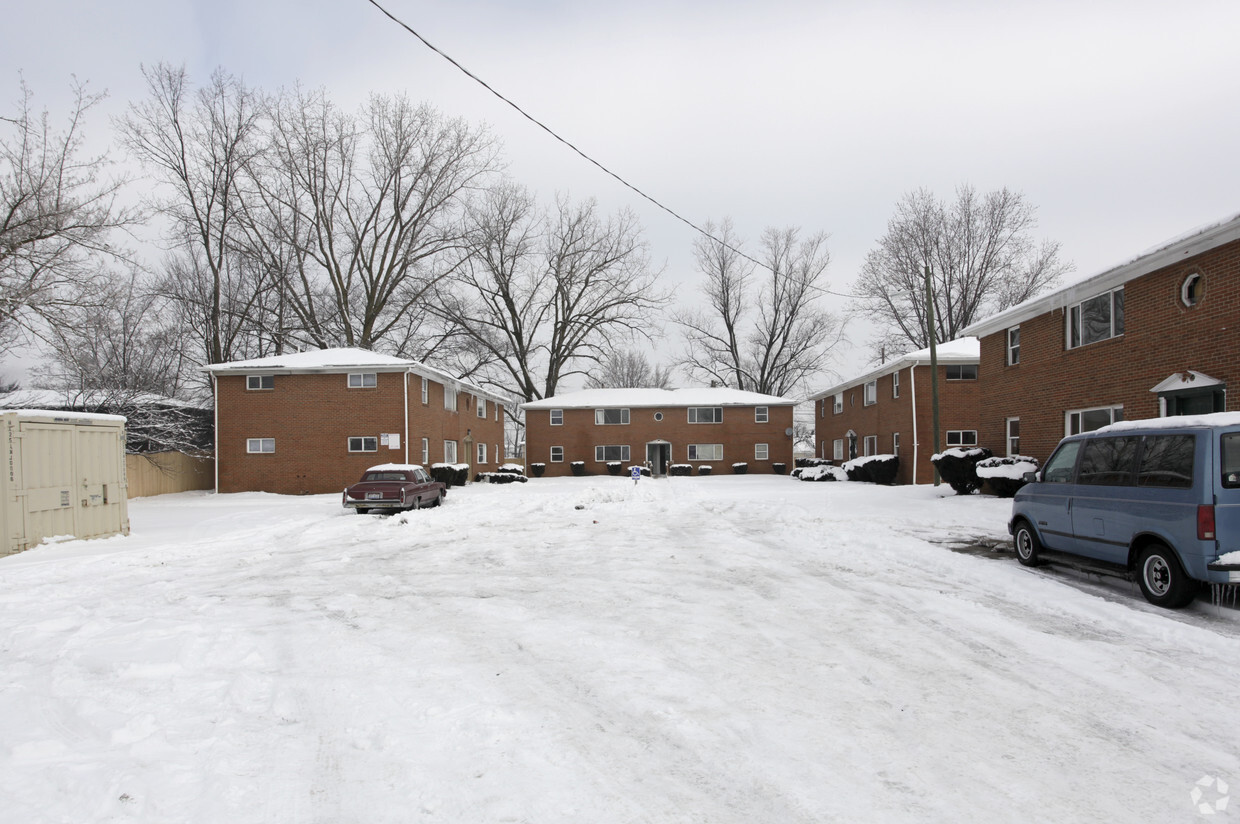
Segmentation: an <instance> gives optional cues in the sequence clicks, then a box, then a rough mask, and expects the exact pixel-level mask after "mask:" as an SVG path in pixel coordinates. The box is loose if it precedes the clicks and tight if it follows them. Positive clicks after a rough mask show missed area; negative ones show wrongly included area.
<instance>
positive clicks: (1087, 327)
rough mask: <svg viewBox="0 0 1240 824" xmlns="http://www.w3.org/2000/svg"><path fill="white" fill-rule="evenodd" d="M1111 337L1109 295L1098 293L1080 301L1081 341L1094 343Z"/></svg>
mask: <svg viewBox="0 0 1240 824" xmlns="http://www.w3.org/2000/svg"><path fill="white" fill-rule="evenodd" d="M1109 337H1111V296H1110V295H1109V294H1107V295H1099V296H1098V297H1096V298H1090V299H1089V300H1087V301H1084V302H1083V303H1081V342H1082V343H1095V342H1096V341H1100V340H1106V339H1107V338H1109Z"/></svg>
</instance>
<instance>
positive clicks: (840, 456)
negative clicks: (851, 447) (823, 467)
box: [831, 438, 844, 461]
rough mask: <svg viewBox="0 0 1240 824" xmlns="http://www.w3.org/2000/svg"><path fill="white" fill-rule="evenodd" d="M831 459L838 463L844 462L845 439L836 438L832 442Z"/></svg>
mask: <svg viewBox="0 0 1240 824" xmlns="http://www.w3.org/2000/svg"><path fill="white" fill-rule="evenodd" d="M831 459H832V460H836V461H842V460H844V439H843V438H836V439H835V440H833V441H832V442H831Z"/></svg>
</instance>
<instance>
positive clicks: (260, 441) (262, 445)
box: [245, 438, 276, 455]
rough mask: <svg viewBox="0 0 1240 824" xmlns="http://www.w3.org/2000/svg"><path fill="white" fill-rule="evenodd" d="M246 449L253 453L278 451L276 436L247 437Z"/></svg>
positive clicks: (267, 453) (269, 453)
mask: <svg viewBox="0 0 1240 824" xmlns="http://www.w3.org/2000/svg"><path fill="white" fill-rule="evenodd" d="M268 447H270V448H268ZM245 451H246V452H248V453H250V454H251V455H271V454H274V453H275V451H276V439H275V438H246V439H245Z"/></svg>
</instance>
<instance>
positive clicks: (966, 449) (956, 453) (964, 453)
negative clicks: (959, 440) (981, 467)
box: [930, 446, 990, 463]
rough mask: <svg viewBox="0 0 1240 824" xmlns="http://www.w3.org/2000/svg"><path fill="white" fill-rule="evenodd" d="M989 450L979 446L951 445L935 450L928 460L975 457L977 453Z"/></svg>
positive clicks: (983, 453) (980, 453) (982, 453)
mask: <svg viewBox="0 0 1240 824" xmlns="http://www.w3.org/2000/svg"><path fill="white" fill-rule="evenodd" d="M989 451H990V450H989V449H985V448H984V447H980V446H953V447H951V448H950V449H944V450H943V451H942V452H935V453H934V454H933V455H931V456H930V461H931V462H932V463H933V462H934V461H938V460H941V459H942V458H976V457H977V456H978V455H985V454H986V453H988V452H989Z"/></svg>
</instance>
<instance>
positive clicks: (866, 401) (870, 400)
mask: <svg viewBox="0 0 1240 824" xmlns="http://www.w3.org/2000/svg"><path fill="white" fill-rule="evenodd" d="M876 403H878V381H876V380H873V381H866V384H865V389H864V391H863V393H862V398H861V405H862V406H873V405H874V404H876Z"/></svg>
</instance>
